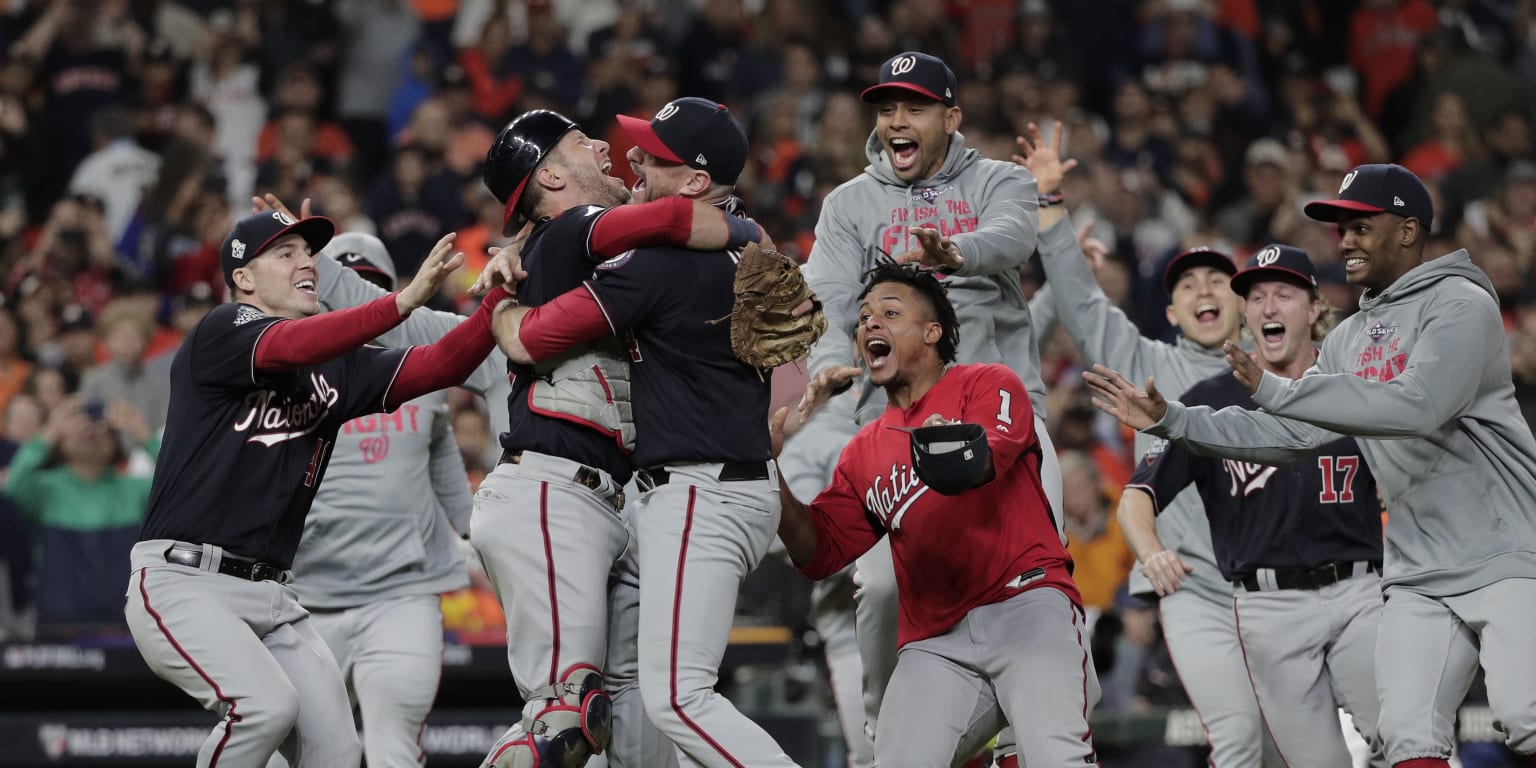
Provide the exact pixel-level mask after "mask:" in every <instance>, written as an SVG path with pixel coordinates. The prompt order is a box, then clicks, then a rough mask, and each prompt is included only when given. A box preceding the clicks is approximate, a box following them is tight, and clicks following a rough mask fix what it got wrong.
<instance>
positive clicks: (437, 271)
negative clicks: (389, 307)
mask: <svg viewBox="0 0 1536 768" xmlns="http://www.w3.org/2000/svg"><path fill="white" fill-rule="evenodd" d="M455 236H457V233H455V232H449V233H448V234H446V235H443V236H442V238H441V239H439V240H438V241H437V245H434V246H432V252H431V253H429V254H427V258H426V261H423V262H422V263H421V268H420V269H418V270H416V276H415V277H413V278H411V282H410V284H408V285H406V286H405V287H404V288H401V289H400V292H399V293H397V294H395V307H396V308H397V309H399V310H400V316H401V317H406V316H408V315H410V314H411V312H413V311H415V310H417V309H420V308H421V307H424V306H426V304H427V302H428V301H430V300H431V299H432V297H433V296H436V295H437V292H438V290H439V289H440V288H442V287H443V281H445V280H447V279H448V275H449V274H451V273H452V272H453V271H454V270H455V269H458V268H459V265H460V264H463V263H464V253H463V251H455V250H453V238H454V237H455Z"/></svg>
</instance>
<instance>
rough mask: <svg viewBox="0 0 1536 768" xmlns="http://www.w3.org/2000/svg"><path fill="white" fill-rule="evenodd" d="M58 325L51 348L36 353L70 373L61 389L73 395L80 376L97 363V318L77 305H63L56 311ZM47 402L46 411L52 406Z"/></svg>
mask: <svg viewBox="0 0 1536 768" xmlns="http://www.w3.org/2000/svg"><path fill="white" fill-rule="evenodd" d="M58 328H59V331H58V335H56V336H55V337H54V339H53V342H52V349H44V350H40V351H39V354H38V356H39V357H41V358H46V359H48V360H49V361H50V362H53V363H56V364H57V365H59V366H60V367H61V368H62V369H64V370H67V371H69V372H70V373H71V374H72V379H71V381H70V382H69V388H68V389H66V390H64V391H65V393H67V394H73V393H74V392H76V391H78V390H79V385H78V382H79V377H80V376H81V375H83V374H84V373H85V372H86V371H88V370H90V369H91V368H92V367H94V366H95V365H96V340H97V339H96V318H95V317H94V316H93V315H92V314H91V311H90V310H89V309H86V308H85V307H82V306H80V305H79V304H66V305H64V307H63V309H61V310H59V326H58ZM45 402H46V401H45ZM47 405H48V409H49V410H52V409H53V407H54V403H53V402H47Z"/></svg>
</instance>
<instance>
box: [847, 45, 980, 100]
mask: <svg viewBox="0 0 1536 768" xmlns="http://www.w3.org/2000/svg"><path fill="white" fill-rule="evenodd" d="M959 90H960V87H959V86H958V85H956V84H955V71H954V70H952V69H950V68H949V65H948V64H945V63H944V60H943V59H941V58H939V57H937V56H929V55H928V54H926V53H919V52H917V51H907V52H905V53H898V54H896V55H895V56H892V57H890V58H889V59H886V60H885V63H884V64H881V65H880V82H878V83H876V84H874V85H871V86H870V87H868V88H865V89H864V92H863V93H861V94H859V98H860V99H862V100H864V101H865V102H866V103H869V104H878V103H880V102H882V101H885V100H886V99H889V98H891V97H892V96H895V95H897V94H896V93H895V92H896V91H906V92H907V93H915V94H917V95H919V96H922V97H923V98H927V99H932V100H934V101H937V102H939V103H940V104H943V105H944V106H946V107H953V106H955V93H956V92H957V91H959Z"/></svg>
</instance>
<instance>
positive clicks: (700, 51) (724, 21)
mask: <svg viewBox="0 0 1536 768" xmlns="http://www.w3.org/2000/svg"><path fill="white" fill-rule="evenodd" d="M749 32H750V24H749V23H748V19H747V16H746V11H745V9H744V8H743V7H742V0H705V1H704V7H703V8H702V9H701V10H700V12H699V13H698V15H697V16H695V17H694V19H693V24H692V27H691V28H690V29H689V30H688V34H687V35H686V36H684V37H683V40H682V42H681V43H679V44H678V46H677V73H678V92H679V93H682V94H684V95H686V96H698V97H702V98H706V99H713V100H715V101H718V102H721V103H723V104H725V105H727V106H732V105H741V104H743V103H745V102H747V101H749V100H751V99H752V98H753V97H754V96H756V95H757V94H758V93H759V92H760V91H762V90H763V89H764V88H766V87H768V86H770V85H772V83H773V81H774V78H775V77H777V74H778V73H777V69H778V68H777V67H776V66H775V64H774V62H773V61H772V60H771V57H770V56H769V54H768V53H767V51H766V50H762V49H757V48H754V47H752V46H751V45H749V41H750V37H751V36H750V34H749ZM896 50H900V49H896ZM925 52H926V53H931V54H934V55H935V56H942V55H943V54H942V53H940V52H939V51H932V50H930V51H925ZM889 55H890V52H889V51H886V52H884V53H882V54H881V56H882V57H884V56H889ZM871 82H873V79H871ZM738 109H740V107H739V106H738Z"/></svg>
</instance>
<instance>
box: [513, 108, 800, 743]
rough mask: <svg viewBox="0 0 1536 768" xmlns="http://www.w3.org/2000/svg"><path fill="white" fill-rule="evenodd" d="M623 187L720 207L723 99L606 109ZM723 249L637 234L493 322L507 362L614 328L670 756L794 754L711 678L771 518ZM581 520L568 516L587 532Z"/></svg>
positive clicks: (732, 161) (728, 181) (729, 200)
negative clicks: (642, 244)
mask: <svg viewBox="0 0 1536 768" xmlns="http://www.w3.org/2000/svg"><path fill="white" fill-rule="evenodd" d="M620 125H621V126H622V127H623V129H624V130H625V132H626V133H627V134H628V135H629V137H630V138H631V139H633V140H634V141H635V144H636V149H634V150H632V151H631V153H630V155H629V157H630V163H631V166H632V168H633V169H634V170H635V172H636V177H637V182H636V184H635V186H634V191H635V194H636V195H637V197H642V198H645V199H651V200H655V199H659V198H661V197H664V196H669V195H679V196H682V197H685V198H691V199H695V200H708V201H716V202H718V203H720V204H722V205H729V206H731V207H732V208H734V207H735V206H734V198H733V197H732V196H731V192H732V189H733V185H734V184H735V182H736V178H737V176H738V174H740V172H741V169H742V167H743V166H744V165H745V163H746V158H747V139H746V134H745V132H744V131H743V130H742V128H741V126H740V124H739V123H737V122H736V119H735V118H734V117H732V116H731V113H730V112H729V111H728V110H727V109H726V108H725V107H724V106H723V105H719V104H716V103H714V102H711V101H708V100H705V99H691V98H689V99H679V100H676V101H673V102H671V103H670V104H668V105H667V106H666V107H664V108H663V109H662V110H661V111H660V112H658V113H657V115H656V116H655V117H654V118H652V119H651V120H650V121H644V120H638V119H633V120H630V119H621V121H620ZM736 259H737V256H736V254H734V253H732V252H729V251H715V252H712V253H706V252H697V251H683V250H679V249H676V248H670V249H669V248H643V249H638V250H635V251H632V252H629V253H625V254H623V255H621V256H619V257H617V258H615V259H611V260H609V261H606V262H604V263H602V264H600V265H598V267H597V274H596V276H595V277H594V279H592V280H588V281H587V282H585V283H583V284H582V285H581V286H580V287H577V288H576V289H574V290H572V291H569V292H567V293H565V294H564V295H562V296H560V297H559V298H556V299H554V300H553V301H550V302H548V303H545V304H543V305H542V306H539V307H536V308H532V309H529V308H527V307H519V308H517V309H516V310H515V311H513V312H509V313H508V314H506V315H504V316H503V317H502V320H501V322H499V323H498V324H497V328H496V335H497V338H498V340H499V341H498V343H499V345H500V346H501V349H502V351H503V352H505V353H506V354H507V357H508V358H510V359H511V360H513V361H514V362H521V363H525V364H537V362H538V361H541V360H547V359H551V358H554V357H556V356H558V355H560V354H562V353H563V352H564V351H565V350H566V349H567V348H568V347H570V346H572V345H581V344H586V343H590V342H593V341H596V340H598V339H601V338H603V337H605V336H608V335H610V334H617V333H621V332H627V336H626V341H627V346H628V350H629V359H630V361H631V370H632V371H633V382H632V383H633V392H634V397H633V401H634V423H635V429H636V432H637V434H638V437H637V438H636V441H635V451H634V453H633V454H631V455H630V457H629V459H630V461H632V462H633V463H634V465H635V466H637V467H641V468H642V469H641V470H640V471H639V473H638V475H639V477H638V478H637V479H638V483H639V487H640V488H641V489H642V490H643V494H642V495H641V497H640V500H639V504H638V506H637V507H636V509H635V520H636V523H635V535H636V543H637V545H638V547H639V550H638V556H639V567H640V579H639V582H640V583H639V601H640V604H639V656H640V689H641V695H642V698H643V699H644V701H645V707H646V711H647V712H648V713H649V715H650V718H651V720H652V722H654V723H655V724H656V726H657V727H658V728H660V729H661V731H662V733H663V734H665V735H666V736H667V737H668V738H670V739H671V740H672V742H673V743H674V744H676V745H677V748H678V749H679V750H680V751H681V753H682V755H683V758H684V762H685V763H687V764H695V765H701V766H717V767H719V768H744V767H748V766H751V767H756V766H790V765H794V763H793V762H791V761H790V759H789V757H788V756H786V755H785V754H784V751H783V750H782V749H781V748H779V746H778V745H777V744H775V743H774V741H773V739H772V738H771V737H770V736H769V735H768V734H767V733H766V732H764V731H763V729H762V728H761V727H760V726H758V725H757V724H755V723H753V722H752V721H751V720H750V719H748V718H747V717H745V716H744V715H742V714H741V713H740V712H738V711H737V710H736V708H735V707H734V706H732V705H731V703H730V702H729V701H728V700H726V699H725V698H724V697H722V696H720V695H719V694H717V693H715V691H714V686H715V683H716V681H717V678H718V670H719V667H720V661H721V659H722V657H723V656H724V654H725V648H726V645H727V643H728V642H729V639H730V629H731V622H732V620H733V617H734V613H735V605H736V596H737V591H738V589H739V587H740V584H741V580H742V579H743V578H745V577H746V575H747V574H748V573H750V572H751V570H752V569H753V568H754V567H756V566H757V563H758V562H759V561H760V560H762V558H763V555H764V554H765V553H766V552H767V550H768V546H769V544H770V543H771V542H772V540H773V536H774V530H775V528H776V527H777V524H778V512H779V498H778V490H777V477H776V474H775V473H774V471H773V468H772V466H771V465H770V464H769V463H768V459H769V446H768V429H767V420H766V419H765V418H764V417H765V416H766V415H767V411H768V402H769V396H770V391H769V387H770V385H769V382H768V378H767V377H765V376H764V375H763V373H764V372H763V371H762V370H760V369H757V368H754V367H752V366H750V365H747V364H745V363H743V362H741V361H739V360H737V359H736V357H735V356H734V355H733V353H732V351H731V343H730V338H731V334H730V324H729V323H725V322H720V319H721V318H724V317H728V316H730V315H731V313H732V304H733V301H734V292H733V288H732V285H733V282H734V280H735V275H736ZM592 539H593V532H592V531H591V530H590V529H589V530H586V531H583V532H582V540H583V541H584V542H587V546H589V547H590V546H591V541H592Z"/></svg>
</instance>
